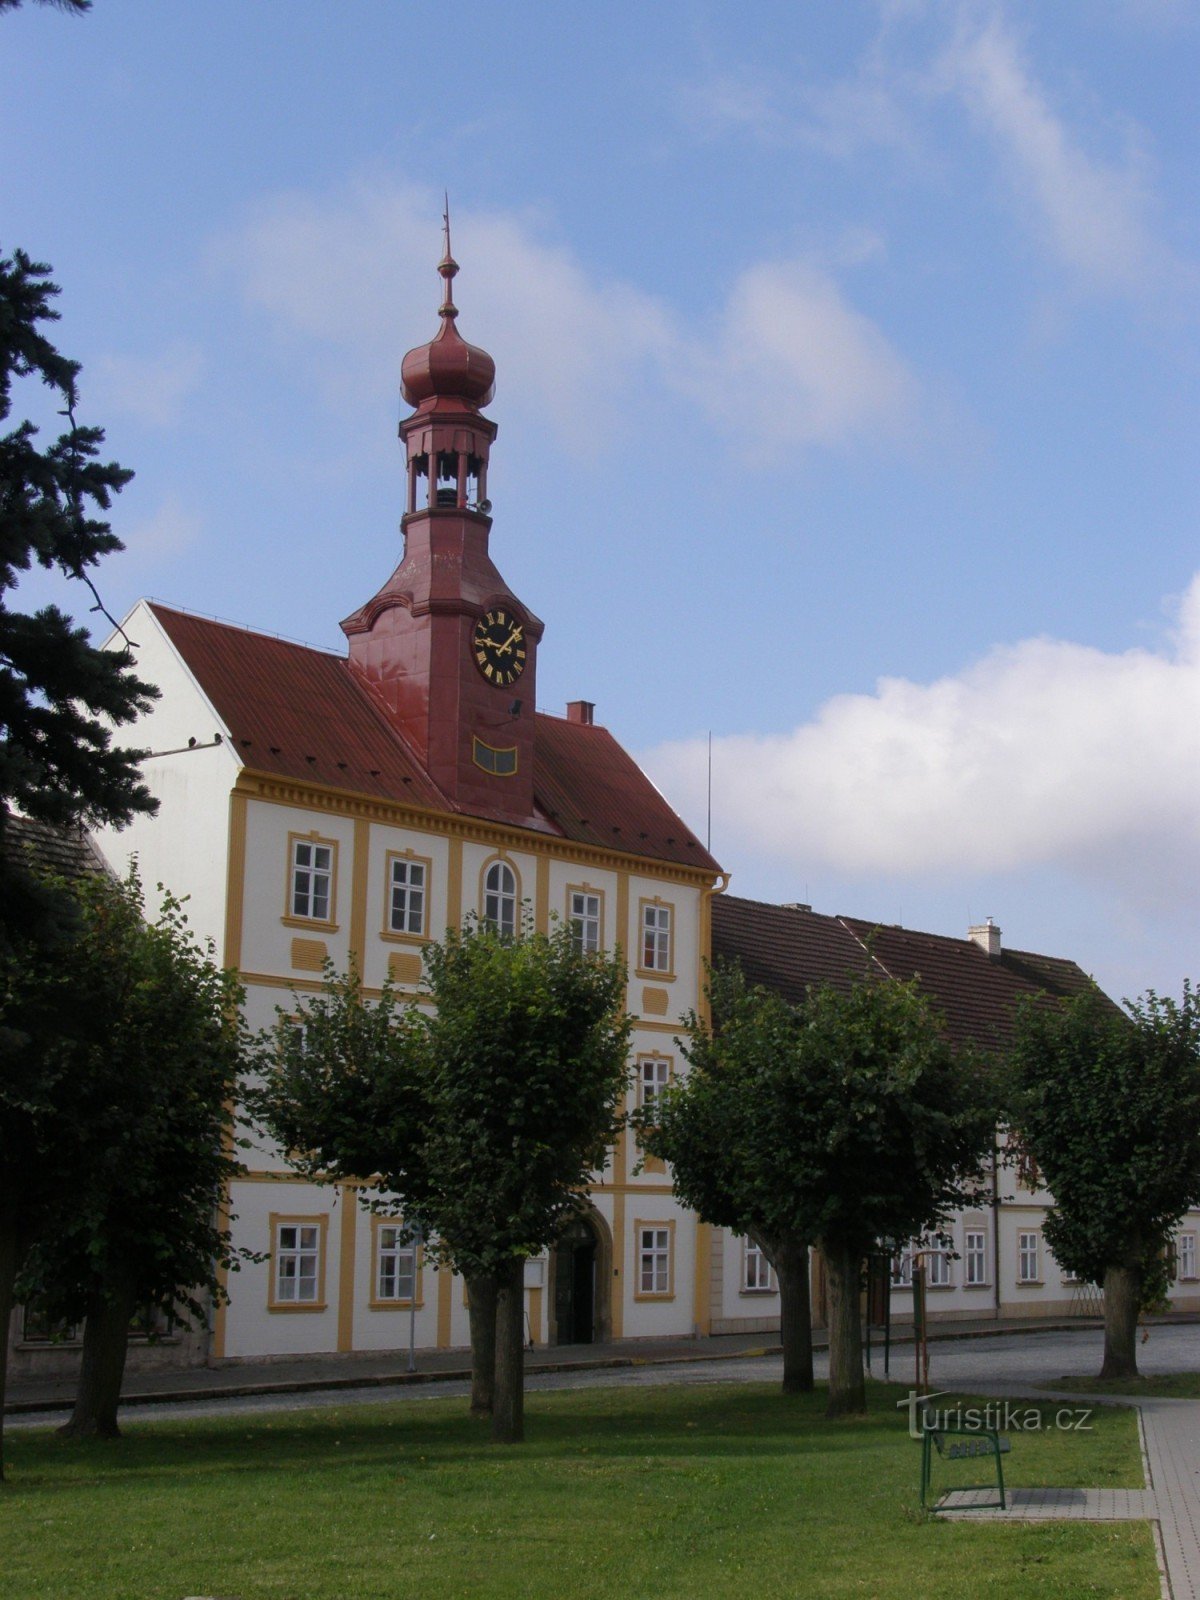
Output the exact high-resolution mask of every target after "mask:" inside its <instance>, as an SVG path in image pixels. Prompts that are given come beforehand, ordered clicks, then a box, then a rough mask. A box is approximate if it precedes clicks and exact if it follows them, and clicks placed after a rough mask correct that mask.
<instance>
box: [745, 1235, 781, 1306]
mask: <svg viewBox="0 0 1200 1600" xmlns="http://www.w3.org/2000/svg"><path fill="white" fill-rule="evenodd" d="M742 1288H743V1289H744V1290H745V1292H746V1293H747V1294H761V1293H765V1292H769V1291H771V1290H773V1289H774V1288H775V1274H774V1272H773V1271H772V1270H771V1263H770V1262H769V1261H768V1260H767V1253H766V1251H765V1250H764V1249H763V1247H762V1246H761V1245H760V1244H756V1243H755V1242H754V1240H753V1239H747V1240H746V1241H745V1243H744V1246H743V1250H742Z"/></svg>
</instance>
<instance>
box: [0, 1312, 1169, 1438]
mask: <svg viewBox="0 0 1200 1600" xmlns="http://www.w3.org/2000/svg"><path fill="white" fill-rule="evenodd" d="M1102 1347H1103V1335H1102V1333H1101V1331H1100V1330H1099V1329H1098V1328H1080V1329H1072V1330H1071V1331H1069V1332H1046V1333H1041V1332H1036V1333H1021V1334H1007V1335H1003V1336H996V1337H994V1338H974V1339H963V1340H943V1341H934V1342H933V1343H931V1344H930V1347H929V1348H930V1359H929V1377H930V1383H931V1385H932V1386H933V1388H935V1389H942V1388H952V1387H953V1388H968V1387H972V1386H974V1387H979V1388H984V1389H988V1390H997V1391H999V1390H1001V1389H1006V1390H1009V1391H1010V1392H1011V1391H1012V1390H1013V1388H1014V1386H1015V1387H1016V1388H1018V1389H1019V1388H1020V1386H1021V1385H1034V1384H1040V1385H1045V1386H1051V1387H1052V1386H1053V1383H1054V1380H1055V1379H1056V1378H1059V1377H1063V1376H1066V1375H1068V1374H1070V1375H1073V1376H1074V1375H1080V1376H1084V1375H1092V1374H1095V1373H1096V1372H1097V1371H1098V1370H1099V1367H1100V1352H1101V1349H1102ZM697 1348H702V1347H699V1346H698V1347H697ZM1138 1359H1139V1363H1140V1365H1141V1369H1142V1371H1143V1372H1144V1373H1154V1372H1184V1371H1195V1370H1200V1325H1195V1324H1163V1325H1159V1326H1156V1327H1154V1328H1152V1329H1151V1332H1150V1338H1149V1340H1148V1341H1147V1342H1146V1343H1145V1344H1144V1345H1142V1346H1141V1347H1140V1349H1139V1354H1138ZM816 1369H817V1376H818V1377H822V1378H823V1377H825V1376H826V1372H827V1367H826V1357H825V1354H824V1352H818V1355H817V1358H816ZM872 1371H873V1373H874V1375H875V1376H876V1377H882V1376H883V1352H882V1350H881V1349H880V1348H879V1347H878V1346H876V1347H875V1348H874V1349H873V1352H872ZM782 1372H783V1362H782V1359H781V1358H780V1357H779V1356H755V1355H740V1356H731V1357H729V1358H728V1359H724V1360H685V1361H676V1362H654V1363H648V1364H647V1365H645V1366H632V1367H619V1368H609V1369H605V1368H601V1369H598V1370H596V1369H585V1370H582V1371H570V1370H568V1371H562V1372H546V1373H536V1374H531V1375H530V1377H529V1379H528V1388H529V1389H530V1390H540V1389H594V1388H615V1387H629V1386H631V1385H638V1384H661V1383H688V1384H712V1383H746V1382H753V1383H767V1382H777V1381H778V1380H779V1379H780V1377H781V1376H782ZM912 1374H913V1347H912V1346H911V1345H907V1344H901V1345H896V1346H894V1347H893V1349H892V1362H891V1378H892V1380H893V1381H894V1382H897V1383H908V1382H909V1381H910V1379H911V1377H912ZM467 1389H468V1385H467V1384H466V1383H465V1382H464V1381H463V1380H462V1379H461V1378H452V1379H447V1380H444V1381H436V1380H435V1381H433V1382H430V1383H422V1384H420V1385H416V1386H412V1385H408V1384H396V1385H370V1386H364V1387H362V1388H339V1389H333V1390H317V1391H308V1392H302V1393H295V1394H292V1393H285V1394H255V1395H238V1396H231V1397H221V1398H212V1397H203V1398H197V1399H195V1400H191V1399H187V1400H174V1401H171V1402H169V1403H164V1404H150V1405H139V1406H137V1407H136V1409H133V1408H130V1409H127V1410H126V1411H125V1412H124V1413H123V1414H122V1426H125V1427H133V1426H136V1425H137V1424H138V1423H139V1422H141V1421H142V1420H147V1421H148V1420H150V1419H152V1418H156V1417H178V1416H188V1417H214V1416H234V1415H238V1416H240V1415H252V1414H254V1413H256V1412H273V1411H299V1410H307V1409H309V1408H313V1407H316V1408H324V1407H328V1406H347V1405H355V1404H359V1405H362V1404H371V1405H374V1404H378V1403H379V1402H381V1401H386V1400H432V1399H436V1398H437V1397H438V1396H441V1395H461V1394H466V1393H467ZM50 1420H51V1419H50V1418H48V1417H47V1416H45V1415H38V1414H37V1413H34V1414H30V1415H17V1416H10V1417H8V1418H7V1419H6V1422H5V1426H6V1428H22V1427H44V1426H46V1424H47V1422H48V1421H50Z"/></svg>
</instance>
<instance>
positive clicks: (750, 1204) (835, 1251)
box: [639, 968, 996, 1416]
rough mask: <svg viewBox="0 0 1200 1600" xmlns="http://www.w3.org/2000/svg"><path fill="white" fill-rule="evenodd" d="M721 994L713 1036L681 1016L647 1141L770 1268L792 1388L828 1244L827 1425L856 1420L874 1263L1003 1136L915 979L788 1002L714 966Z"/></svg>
mask: <svg viewBox="0 0 1200 1600" xmlns="http://www.w3.org/2000/svg"><path fill="white" fill-rule="evenodd" d="M710 995H711V999H712V1011H713V1022H712V1025H711V1026H709V1025H707V1024H706V1023H705V1022H704V1021H703V1020H702V1019H700V1018H698V1017H695V1016H692V1017H690V1018H689V1019H688V1026H689V1028H690V1029H691V1030H692V1033H691V1037H690V1038H689V1039H687V1040H685V1041H684V1042H683V1045H682V1048H683V1050H684V1054H685V1055H686V1057H687V1060H688V1064H689V1070H688V1073H687V1076H686V1077H685V1078H684V1079H683V1080H682V1082H680V1083H679V1084H677V1085H675V1086H673V1087H672V1088H670V1089H668V1090H667V1091H666V1092H665V1093H664V1094H663V1095H662V1097H661V1098H660V1099H659V1100H658V1101H657V1102H656V1104H655V1107H654V1110H653V1118H654V1124H655V1125H653V1126H648V1125H643V1127H642V1129H641V1132H640V1135H639V1136H640V1138H641V1140H642V1143H643V1146H644V1148H646V1149H647V1150H649V1151H650V1152H651V1153H652V1154H654V1155H657V1156H660V1157H662V1158H664V1159H665V1160H667V1161H669V1162H670V1163H671V1165H672V1167H673V1169H674V1182H675V1190H676V1193H677V1194H678V1195H679V1197H680V1199H681V1200H683V1201H684V1203H685V1204H687V1205H689V1206H691V1207H692V1208H693V1209H694V1210H696V1211H698V1212H699V1214H700V1216H701V1217H702V1218H703V1219H704V1220H706V1221H709V1222H713V1223H716V1224H718V1225H721V1226H725V1227H730V1228H733V1229H735V1230H736V1231H737V1232H739V1233H746V1234H749V1235H751V1236H752V1237H753V1238H755V1239H757V1240H759V1241H760V1243H761V1244H762V1246H763V1248H764V1249H765V1250H766V1252H767V1254H768V1256H769V1257H770V1258H771V1260H772V1262H773V1264H774V1266H775V1270H776V1272H777V1273H778V1275H779V1280H780V1293H781V1300H782V1309H783V1324H784V1327H783V1337H784V1350H785V1387H788V1388H793V1389H803V1388H808V1387H810V1386H811V1383H812V1364H811V1334H810V1332H809V1327H808V1281H807V1259H806V1257H807V1249H808V1245H809V1244H810V1243H811V1244H815V1245H818V1246H819V1247H820V1249H821V1251H822V1253H823V1255H824V1258H825V1266H826V1272H827V1277H828V1283H829V1403H828V1415H830V1416H840V1415H842V1414H845V1413H854V1412H862V1411H864V1410H865V1409H866V1388H865V1384H864V1379H863V1359H862V1320H861V1315H860V1309H859V1296H860V1290H861V1285H862V1268H863V1262H864V1260H865V1258H866V1256H867V1255H868V1253H869V1252H870V1251H871V1250H872V1249H874V1248H875V1245H876V1241H877V1240H879V1239H881V1238H888V1237H892V1238H897V1237H898V1238H905V1237H910V1236H913V1235H916V1234H920V1233H923V1232H926V1231H928V1230H931V1229H934V1228H936V1227H937V1225H938V1223H939V1222H940V1221H941V1220H942V1219H943V1218H944V1217H945V1216H946V1214H947V1213H948V1212H949V1211H951V1210H952V1209H953V1208H954V1207H955V1206H957V1205H959V1204H961V1203H962V1202H963V1200H964V1199H965V1198H967V1197H968V1195H969V1194H971V1193H972V1192H973V1190H974V1187H975V1184H976V1183H977V1181H978V1179H979V1177H980V1172H981V1161H982V1158H983V1156H984V1154H985V1153H986V1152H987V1151H988V1150H989V1149H990V1143H991V1138H992V1132H993V1129H994V1126H995V1115H996V1108H995V1104H994V1097H993V1095H992V1092H991V1089H990V1086H989V1084H988V1082H987V1079H986V1077H985V1076H984V1074H983V1072H982V1071H981V1069H980V1067H979V1066H978V1065H977V1063H976V1062H975V1061H974V1060H973V1059H972V1058H970V1057H967V1056H963V1055H958V1054H956V1052H955V1051H954V1050H953V1049H952V1048H951V1046H950V1045H949V1044H948V1043H947V1042H946V1039H945V1037H944V1034H943V1032H942V1028H941V1019H940V1018H939V1016H938V1014H937V1012H935V1011H934V1010H933V1008H932V1007H931V1005H930V1004H929V1001H928V1000H927V999H926V998H925V996H924V995H922V994H921V992H920V990H919V989H918V987H917V985H916V984H915V983H895V982H892V981H890V980H886V981H871V980H868V981H862V982H857V983H853V984H851V985H850V986H849V987H848V988H847V989H844V990H843V989H835V988H833V987H831V986H828V985H826V986H822V987H820V988H814V989H812V990H810V991H809V993H808V995H807V997H806V999H805V1001H804V1003H803V1004H801V1005H798V1006H791V1005H788V1004H787V1002H786V1001H784V1000H782V999H781V998H780V997H779V996H778V995H776V994H773V993H771V992H770V991H768V990H766V989H762V988H751V987H748V986H747V984H746V982H745V979H744V978H743V976H742V974H741V972H740V971H739V970H737V969H734V970H729V969H722V968H718V969H716V970H715V971H714V972H713V974H712V979H711V984H710ZM642 1120H643V1123H645V1122H646V1120H647V1119H642Z"/></svg>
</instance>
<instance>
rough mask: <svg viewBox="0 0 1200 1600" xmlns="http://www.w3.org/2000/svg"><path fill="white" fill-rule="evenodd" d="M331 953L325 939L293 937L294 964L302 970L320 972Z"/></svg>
mask: <svg viewBox="0 0 1200 1600" xmlns="http://www.w3.org/2000/svg"><path fill="white" fill-rule="evenodd" d="M328 954H329V946H328V945H327V944H326V943H325V941H324V939H293V940H292V965H293V966H294V967H299V969H300V971H301V972H320V970H321V968H322V967H323V966H324V964H325V957H326V956H327V955H328Z"/></svg>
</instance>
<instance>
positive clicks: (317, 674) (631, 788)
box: [150, 602, 720, 873]
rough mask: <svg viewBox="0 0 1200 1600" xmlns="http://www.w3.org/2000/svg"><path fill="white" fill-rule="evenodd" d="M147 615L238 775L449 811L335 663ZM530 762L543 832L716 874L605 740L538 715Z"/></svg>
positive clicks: (343, 666)
mask: <svg viewBox="0 0 1200 1600" xmlns="http://www.w3.org/2000/svg"><path fill="white" fill-rule="evenodd" d="M150 610H151V611H152V612H153V614H154V616H155V617H156V618H157V619H158V621H159V622H160V623H161V625H162V627H163V629H164V630H165V631H166V633H167V636H168V637H169V638H170V640H171V642H172V643H173V644H174V646H175V648H176V649H177V650H178V651H179V654H180V656H181V657H182V658H183V660H184V662H185V663H186V664H187V667H188V669H189V671H191V673H192V674H193V675H194V677H195V678H196V681H197V683H198V684H199V686H200V688H201V689H202V691H203V692H204V694H206V695H207V697H208V699H209V700H210V701H211V702H212V705H213V708H214V709H215V711H216V713H217V715H218V716H219V717H220V718H221V720H222V721H223V722H224V724H225V726H226V727H227V728H228V729H229V733H230V737H231V739H232V741H233V746H234V749H235V751H236V752H237V755H238V757H239V759H240V760H241V761H243V762H244V763H245V765H246V766H248V767H251V768H253V769H254V770H255V771H257V772H266V773H272V774H276V775H278V776H279V777H286V778H300V779H303V780H305V781H307V782H314V783H322V784H325V785H328V786H329V787H331V788H335V789H345V790H348V791H351V792H353V793H357V794H370V795H377V796H379V797H380V798H382V799H389V800H397V801H402V802H404V803H406V804H410V805H415V806H418V807H426V808H428V809H430V810H434V811H443V812H446V811H452V810H454V809H455V808H454V807H453V806H452V805H451V804H450V803H449V801H447V799H446V798H445V796H444V795H443V794H442V793H441V791H440V790H439V789H438V788H437V786H436V785H435V784H434V783H433V781H432V779H431V778H430V777H429V775H428V774H427V773H426V772H425V770H424V768H423V767H422V766H421V765H420V763H419V762H418V760H417V759H416V756H415V754H414V753H413V752H412V750H411V749H410V748H409V746H408V744H407V743H406V742H405V740H404V739H403V738H402V737H401V735H400V734H399V732H398V731H397V730H396V729H395V728H394V727H393V726H392V725H391V723H390V722H389V721H388V720H387V717H386V716H385V714H384V712H383V710H382V708H381V707H380V706H378V705H377V704H376V702H375V701H374V699H373V698H372V697H371V694H370V692H369V690H367V689H366V688H365V687H364V686H363V684H362V683H361V682H360V680H359V679H358V678H357V677H356V676H355V675H354V674H353V673H352V672H351V671H350V668H349V666H348V664H347V662H346V661H345V659H344V658H342V657H341V656H335V655H332V654H328V653H326V652H325V651H322V650H314V649H312V648H311V647H309V646H307V645H300V644H293V643H291V642H290V641H288V640H284V639H275V638H271V637H270V636H269V635H267V634H262V633H254V632H252V631H250V630H249V629H246V628H237V627H234V626H232V625H231V624H229V623H223V622H213V621H211V620H210V619H209V618H207V617H197V616H193V615H191V614H190V613H188V612H185V611H177V610H175V609H173V608H172V607H169V606H164V605H160V604H158V603H157V602H155V603H152V604H151V605H150ZM534 762H535V765H534V798H535V802H536V804H537V807H538V809H539V811H540V812H541V813H542V814H543V815H544V817H545V818H546V821H547V823H548V825H549V828H550V830H551V831H553V832H556V833H558V834H561V835H562V836H563V837H564V838H567V839H570V840H573V841H574V842H576V843H579V844H589V845H602V846H606V847H607V848H608V849H610V850H619V851H622V852H625V853H627V854H630V855H635V856H645V857H647V858H648V859H650V860H654V861H669V862H672V863H676V864H679V865H683V866H690V867H698V868H700V869H701V870H702V871H708V872H713V873H715V872H718V871H719V870H720V869H719V868H718V866H717V864H716V862H715V861H714V860H713V858H712V857H711V856H710V855H709V853H708V851H707V850H705V849H704V848H703V846H702V845H701V844H700V843H699V841H698V840H697V839H696V838H695V837H694V835H693V834H692V833H691V831H690V830H689V829H688V828H687V827H686V826H685V825H684V823H683V822H681V821H680V819H679V817H677V816H676V814H675V813H674V811H672V810H671V808H670V806H669V805H668V804H667V802H666V801H665V800H664V799H663V797H662V795H661V794H659V792H658V790H657V789H656V788H655V787H654V785H653V784H652V783H651V782H650V780H649V778H647V777H646V775H645V773H643V772H642V771H641V769H640V768H639V767H638V766H637V764H636V762H634V761H633V760H632V758H631V757H630V756H629V755H628V754H626V752H625V751H624V750H623V749H622V748H621V746H620V745H619V744H618V743H617V742H616V740H615V739H614V738H613V737H612V735H611V734H610V733H609V732H608V731H607V729H605V728H600V727H596V726H594V725H591V724H587V725H582V724H576V723H570V722H567V721H566V720H565V719H563V718H559V717H550V716H544V715H541V714H539V715H538V717H537V720H536V742H535V748H534ZM541 831H542V832H543V833H544V832H545V831H546V829H545V828H543V829H542V830H541Z"/></svg>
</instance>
